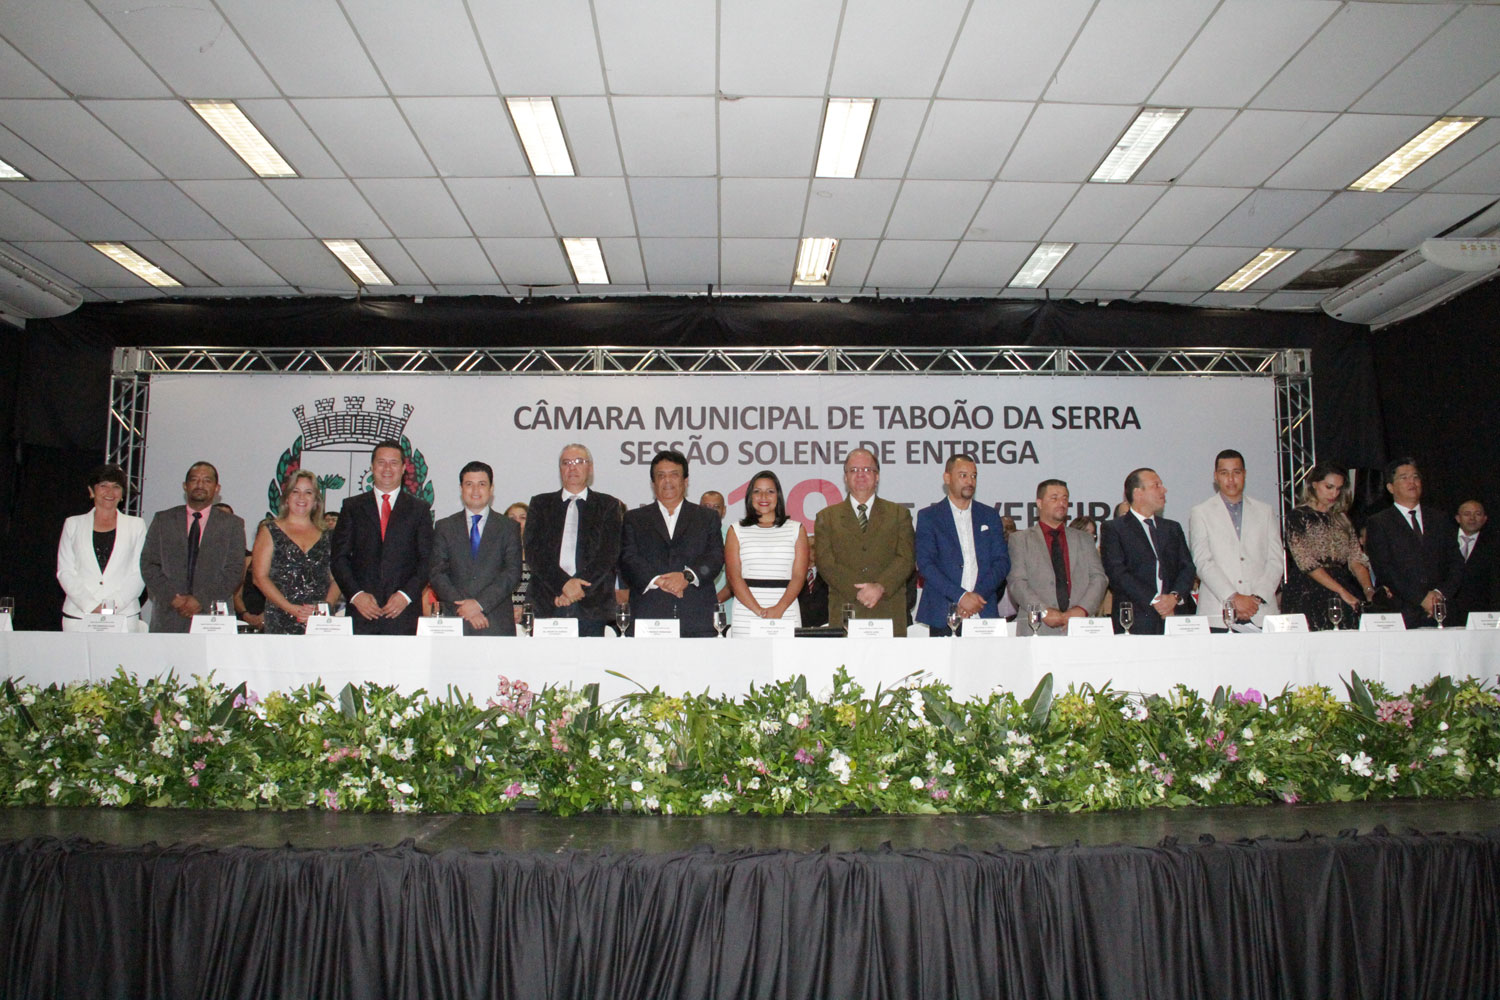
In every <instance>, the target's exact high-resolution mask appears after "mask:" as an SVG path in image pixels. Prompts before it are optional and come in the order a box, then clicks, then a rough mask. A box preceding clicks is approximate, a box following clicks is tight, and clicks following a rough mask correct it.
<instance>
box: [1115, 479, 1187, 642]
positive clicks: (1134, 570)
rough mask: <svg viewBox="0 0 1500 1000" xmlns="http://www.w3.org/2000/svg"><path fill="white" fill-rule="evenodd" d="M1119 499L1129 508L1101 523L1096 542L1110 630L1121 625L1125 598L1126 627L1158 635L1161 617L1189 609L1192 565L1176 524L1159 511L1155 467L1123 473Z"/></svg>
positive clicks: (1162, 495)
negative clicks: (1109, 604) (1130, 616)
mask: <svg viewBox="0 0 1500 1000" xmlns="http://www.w3.org/2000/svg"><path fill="white" fill-rule="evenodd" d="M1125 500H1126V502H1128V503H1129V504H1130V509H1129V510H1127V511H1126V512H1125V513H1124V514H1121V515H1120V516H1119V517H1117V518H1115V519H1114V520H1113V521H1106V522H1105V523H1104V525H1103V529H1104V533H1103V535H1102V536H1101V538H1100V542H1099V549H1100V555H1101V556H1102V557H1103V560H1104V572H1105V574H1106V575H1107V576H1108V577H1109V585H1110V587H1111V588H1112V589H1113V590H1114V595H1115V603H1114V607H1115V611H1114V617H1115V631H1116V632H1123V631H1125V630H1124V629H1123V628H1122V627H1121V625H1120V604H1121V602H1123V601H1129V602H1130V603H1131V605H1132V607H1133V608H1134V610H1135V621H1134V623H1133V624H1132V625H1131V627H1130V633H1131V634H1132V635H1160V634H1162V633H1163V632H1165V631H1166V629H1167V625H1166V619H1168V618H1170V617H1171V616H1172V615H1174V614H1186V615H1190V614H1192V613H1193V611H1194V610H1195V606H1194V604H1193V578H1194V576H1195V575H1196V573H1197V571H1196V570H1195V569H1194V568H1193V557H1192V555H1191V553H1190V552H1189V551H1188V544H1187V536H1186V535H1184V534H1183V532H1182V525H1180V524H1178V523H1177V522H1176V521H1169V520H1167V519H1166V518H1164V517H1162V516H1161V512H1162V511H1163V510H1165V509H1166V506H1167V488H1166V486H1164V485H1163V484H1162V481H1161V477H1160V476H1158V475H1157V474H1156V470H1154V469H1136V470H1135V471H1133V472H1131V473H1130V475H1128V476H1126V477H1125Z"/></svg>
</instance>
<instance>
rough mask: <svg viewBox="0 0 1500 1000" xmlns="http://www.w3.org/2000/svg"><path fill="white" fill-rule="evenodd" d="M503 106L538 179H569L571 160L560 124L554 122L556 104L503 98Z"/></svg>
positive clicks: (541, 99) (540, 99)
mask: <svg viewBox="0 0 1500 1000" xmlns="http://www.w3.org/2000/svg"><path fill="white" fill-rule="evenodd" d="M505 106H506V107H507V108H508V109H509V110H510V120H511V121H513V122H515V123H516V134H518V135H519V136H520V137H521V146H522V148H524V149H525V150H526V159H528V160H530V161H531V170H532V172H533V173H534V174H536V175H537V176H538V177H572V176H573V175H574V174H575V173H576V172H577V171H575V170H574V169H573V157H572V156H570V155H568V140H567V139H565V138H564V137H563V130H562V123H561V122H559V121H558V120H557V105H556V104H553V103H552V98H550V97H507V98H506V99H505Z"/></svg>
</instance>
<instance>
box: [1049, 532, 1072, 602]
mask: <svg viewBox="0 0 1500 1000" xmlns="http://www.w3.org/2000/svg"><path fill="white" fill-rule="evenodd" d="M1062 533H1063V529H1062V527H1061V526H1059V527H1058V529H1057V530H1056V531H1054V532H1052V545H1051V549H1052V577H1053V579H1054V580H1055V581H1056V583H1057V610H1059V611H1067V610H1068V594H1069V591H1070V589H1071V588H1070V587H1069V586H1068V562H1067V560H1066V559H1064V558H1063V550H1062Z"/></svg>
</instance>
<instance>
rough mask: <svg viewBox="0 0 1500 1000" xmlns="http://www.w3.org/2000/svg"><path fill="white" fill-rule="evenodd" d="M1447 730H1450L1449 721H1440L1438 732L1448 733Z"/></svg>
mask: <svg viewBox="0 0 1500 1000" xmlns="http://www.w3.org/2000/svg"><path fill="white" fill-rule="evenodd" d="M1447 731H1448V723H1446V722H1439V723H1438V732H1440V733H1446V732H1447Z"/></svg>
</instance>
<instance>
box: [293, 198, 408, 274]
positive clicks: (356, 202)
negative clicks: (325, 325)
mask: <svg viewBox="0 0 1500 1000" xmlns="http://www.w3.org/2000/svg"><path fill="white" fill-rule="evenodd" d="M265 184H266V186H267V187H268V188H270V190H271V193H272V194H274V195H275V196H276V197H277V198H278V199H279V200H280V201H281V203H282V204H283V205H285V206H286V207H287V208H289V209H291V211H292V214H293V215H295V216H296V217H297V218H298V219H299V220H301V222H302V224H303V225H304V226H306V227H307V228H308V231H309V232H311V233H312V234H313V235H314V236H316V237H317V238H318V239H320V240H337V239H359V238H360V237H364V236H389V235H391V233H390V230H388V229H386V227H385V224H384V223H382V222H381V221H380V217H379V216H377V215H376V214H375V212H374V210H373V209H371V208H370V205H369V202H367V201H365V198H364V195H362V194H360V192H359V190H358V189H357V188H356V187H355V186H354V185H353V184H351V183H350V182H348V181H334V180H308V179H306V178H298V179H294V180H276V181H266V182H265ZM293 283H294V284H295V283H296V282H293Z"/></svg>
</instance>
